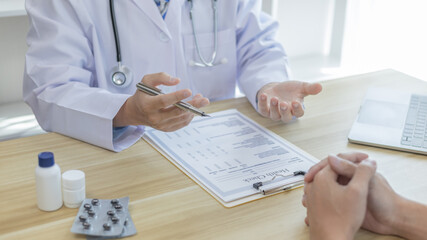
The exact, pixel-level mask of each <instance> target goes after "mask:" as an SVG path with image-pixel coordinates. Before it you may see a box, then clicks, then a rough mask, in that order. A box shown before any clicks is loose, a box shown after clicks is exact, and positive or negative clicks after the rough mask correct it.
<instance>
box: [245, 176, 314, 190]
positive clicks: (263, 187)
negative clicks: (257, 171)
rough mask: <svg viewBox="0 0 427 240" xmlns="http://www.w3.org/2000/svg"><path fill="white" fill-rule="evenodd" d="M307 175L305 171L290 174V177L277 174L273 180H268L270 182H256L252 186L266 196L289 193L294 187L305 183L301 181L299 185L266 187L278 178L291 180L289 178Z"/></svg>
mask: <svg viewBox="0 0 427 240" xmlns="http://www.w3.org/2000/svg"><path fill="white" fill-rule="evenodd" d="M305 173H306V172H305V171H295V172H293V173H290V174H288V175H282V174H276V175H275V176H274V177H273V178H272V179H271V180H268V181H265V182H256V183H254V184H253V185H252V186H253V188H255V189H256V190H258V191H260V192H262V193H263V194H264V195H268V194H272V193H276V192H279V191H287V190H289V189H292V188H294V187H297V186H299V185H301V183H303V182H304V181H300V182H297V183H291V184H286V185H278V186H277V185H276V186H274V185H273V186H266V185H268V184H270V183H271V182H273V181H274V179H276V177H284V178H289V177H294V176H304V175H305Z"/></svg>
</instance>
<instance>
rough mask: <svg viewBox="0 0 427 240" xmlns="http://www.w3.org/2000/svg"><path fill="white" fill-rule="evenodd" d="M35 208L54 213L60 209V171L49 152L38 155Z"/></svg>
mask: <svg viewBox="0 0 427 240" xmlns="http://www.w3.org/2000/svg"><path fill="white" fill-rule="evenodd" d="M35 172H36V193H37V206H38V207H39V208H40V209H41V210H43V211H55V210H58V209H59V208H61V207H62V193H61V169H60V168H59V166H58V165H57V164H55V160H54V157H53V153H51V152H42V153H40V154H39V165H38V166H37V167H36V171H35Z"/></svg>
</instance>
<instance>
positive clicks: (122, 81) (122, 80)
mask: <svg viewBox="0 0 427 240" xmlns="http://www.w3.org/2000/svg"><path fill="white" fill-rule="evenodd" d="M188 1H189V2H190V20H191V26H192V28H193V36H194V44H195V45H196V51H197V55H198V56H199V58H200V61H201V63H198V62H194V61H190V62H191V63H192V66H197V67H213V66H215V65H217V64H215V60H216V56H217V50H218V11H217V0H212V9H213V13H214V14H213V21H214V27H213V28H214V50H213V52H212V56H211V59H210V60H209V61H207V60H206V59H205V58H204V57H203V56H202V53H201V51H200V47H199V41H198V38H197V32H196V28H195V26H194V19H193V0H188ZM110 16H111V24H112V26H113V33H114V42H115V45H116V60H117V65H118V66H116V67H114V68H113V72H112V74H111V80H112V82H113V84H114V85H116V86H119V87H126V86H129V83H130V81H131V78H132V77H131V76H132V72H131V71H130V70H129V69H128V68H127V67H125V66H122V54H121V49H120V38H119V32H118V27H117V23H116V13H115V8H114V0H110ZM223 60H224V61H223ZM223 60H221V62H220V63H219V64H223V63H226V62H227V61H226V59H223ZM190 65H191V64H190Z"/></svg>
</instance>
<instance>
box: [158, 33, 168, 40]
mask: <svg viewBox="0 0 427 240" xmlns="http://www.w3.org/2000/svg"><path fill="white" fill-rule="evenodd" d="M160 40H161V41H162V42H167V41H169V37H168V35H166V33H164V32H162V33H160Z"/></svg>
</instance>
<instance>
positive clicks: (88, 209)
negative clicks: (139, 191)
mask: <svg viewBox="0 0 427 240" xmlns="http://www.w3.org/2000/svg"><path fill="white" fill-rule="evenodd" d="M128 205H129V197H125V198H120V199H85V200H84V201H83V203H82V205H81V207H80V209H79V212H78V214H77V216H76V218H75V220H74V223H73V226H72V227H71V232H73V233H79V234H85V235H87V236H88V239H102V238H103V237H106V238H111V237H115V238H120V237H125V236H130V235H134V234H136V229H135V226H134V224H133V221H132V219H131V218H130V214H129V212H128ZM89 236H90V237H94V238H89Z"/></svg>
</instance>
